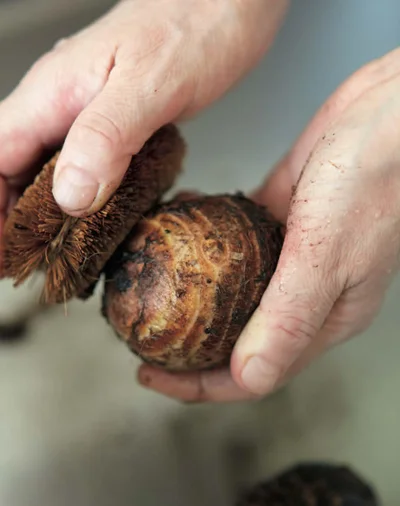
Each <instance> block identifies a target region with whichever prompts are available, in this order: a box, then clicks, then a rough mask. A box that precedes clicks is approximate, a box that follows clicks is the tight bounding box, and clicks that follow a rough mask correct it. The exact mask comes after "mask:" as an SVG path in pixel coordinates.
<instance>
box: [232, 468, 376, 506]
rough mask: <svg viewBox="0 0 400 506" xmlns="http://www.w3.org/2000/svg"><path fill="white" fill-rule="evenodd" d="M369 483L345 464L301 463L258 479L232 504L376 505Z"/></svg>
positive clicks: (259, 505)
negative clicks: (270, 477)
mask: <svg viewBox="0 0 400 506" xmlns="http://www.w3.org/2000/svg"><path fill="white" fill-rule="evenodd" d="M378 505H379V500H378V498H377V496H376V494H375V492H374V490H373V489H372V488H371V486H370V485H369V484H367V483H366V482H365V481H364V480H363V479H362V478H360V477H359V476H358V475H357V474H355V473H354V472H353V471H352V470H351V469H349V468H347V467H346V466H339V465H330V464H326V463H316V464H301V465H298V466H295V467H293V468H291V469H289V470H287V471H285V472H283V473H282V474H279V475H278V476H276V477H274V478H272V479H271V480H269V481H265V482H263V483H259V484H258V485H256V486H255V487H253V488H252V489H250V490H249V491H247V492H246V493H245V494H244V495H243V497H241V498H240V499H239V501H238V502H237V503H236V506H378Z"/></svg>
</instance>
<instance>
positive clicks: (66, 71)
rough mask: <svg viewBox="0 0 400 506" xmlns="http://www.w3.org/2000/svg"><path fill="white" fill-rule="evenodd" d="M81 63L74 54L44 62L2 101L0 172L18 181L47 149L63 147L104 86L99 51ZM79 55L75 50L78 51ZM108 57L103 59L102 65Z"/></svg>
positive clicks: (46, 58) (67, 52) (60, 54)
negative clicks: (99, 64) (68, 134)
mask: <svg viewBox="0 0 400 506" xmlns="http://www.w3.org/2000/svg"><path fill="white" fill-rule="evenodd" d="M95 51H96V54H94V53H93V55H92V56H93V58H92V59H91V61H90V62H89V63H88V62H85V61H82V58H79V57H77V54H75V53H73V52H72V50H70V49H65V50H63V52H61V51H59V50H52V51H50V52H49V53H47V54H45V55H44V56H43V57H42V58H40V59H39V60H38V61H37V62H36V63H35V64H34V65H33V66H32V68H31V69H30V70H29V72H28V73H27V74H26V75H25V77H24V78H23V79H22V81H21V82H20V84H19V85H18V86H17V87H16V88H15V90H14V91H13V92H12V93H11V94H10V95H9V96H8V97H7V98H5V99H4V100H3V101H2V102H0V143H1V146H2V149H1V150H0V173H1V174H3V175H5V176H7V177H8V176H9V177H14V176H18V175H19V174H22V173H23V172H24V171H25V170H27V169H31V168H32V166H33V165H34V164H35V162H36V161H37V160H38V159H40V157H41V155H42V153H43V151H45V150H46V148H50V149H53V148H55V147H58V145H59V144H60V143H61V142H62V140H63V139H64V137H65V135H66V134H67V132H68V129H69V128H70V126H71V125H72V122H73V121H74V119H75V118H76V116H77V114H78V112H80V111H81V110H82V108H83V107H84V106H85V105H86V104H87V103H88V102H89V101H90V100H91V99H92V98H93V96H94V95H95V94H96V93H98V92H99V91H100V89H101V88H102V87H103V85H104V82H105V79H106V78H107V76H108V71H107V67H106V65H104V70H103V69H101V71H99V70H98V69H97V67H96V65H98V62H97V60H98V56H99V55H98V54H97V53H98V50H97V49H95ZM75 52H76V51H75ZM107 57H108V55H107V54H106V53H104V54H103V56H102V57H101V61H104V60H105V59H106V58H107Z"/></svg>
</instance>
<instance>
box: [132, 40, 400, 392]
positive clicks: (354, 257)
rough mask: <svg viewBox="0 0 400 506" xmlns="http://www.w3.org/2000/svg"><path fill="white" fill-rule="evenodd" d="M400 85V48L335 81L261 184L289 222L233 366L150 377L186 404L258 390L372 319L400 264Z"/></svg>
mask: <svg viewBox="0 0 400 506" xmlns="http://www.w3.org/2000/svg"><path fill="white" fill-rule="evenodd" d="M399 90H400V49H397V50H395V51H393V52H391V53H389V54H388V55H386V56H384V57H382V58H381V59H378V60H376V61H373V62H371V63H370V64H368V65H367V66H365V67H363V68H361V69H360V70H359V71H358V72H356V73H355V74H354V75H353V76H351V77H350V78H349V79H348V80H347V81H346V82H345V83H344V84H343V85H342V86H340V87H339V88H338V89H337V90H336V92H335V93H334V94H333V95H332V96H331V97H330V98H329V99H328V101H327V102H326V103H325V104H324V105H323V107H322V108H321V109H320V110H319V111H318V112H317V114H316V115H315V117H314V118H313V120H312V121H311V122H310V124H309V125H308V126H307V128H306V129H305V130H304V132H303V133H302V134H301V136H300V137H299V139H298V140H297V142H295V144H294V146H293V147H292V149H291V150H290V151H289V152H288V154H287V155H286V156H285V157H284V159H283V160H282V161H281V162H280V163H279V164H278V165H277V167H276V168H275V169H274V171H273V172H272V175H271V176H270V177H268V178H267V180H266V181H265V183H264V184H263V185H262V186H261V187H260V188H259V189H258V190H257V191H256V192H255V193H254V195H253V197H254V199H255V200H257V201H259V202H261V203H263V204H266V205H268V206H269V207H270V209H271V211H272V212H273V213H274V214H275V215H276V216H277V217H278V218H279V219H281V220H283V221H285V222H286V225H287V230H286V237H285V242H284V247H283V250H282V254H281V257H280V261H279V264H278V267H277V270H276V273H275V276H274V277H273V279H272V281H271V284H270V286H269V287H268V289H267V291H266V293H265V294H264V296H263V298H262V301H261V303H260V306H259V307H258V309H257V310H256V312H255V313H254V315H253V317H252V319H251V320H250V322H249V324H248V325H247V327H246V328H245V330H244V332H243V334H242V335H241V337H240V339H239V341H238V343H237V345H236V348H235V350H234V353H233V356H232V360H231V367H230V369H229V370H228V369H227V370H220V371H213V372H206V373H195V374H185V375H171V374H167V373H165V372H162V371H157V370H155V369H152V368H150V367H148V366H142V367H141V369H140V371H139V378H140V380H141V382H142V383H143V384H145V385H147V386H149V387H150V388H153V389H155V390H158V391H159V392H162V393H163V394H165V395H169V396H172V397H175V398H178V399H181V400H184V401H218V402H221V401H233V400H244V399H256V398H258V397H260V396H263V395H266V394H269V393H271V392H272V391H274V390H275V389H276V388H279V387H280V386H282V385H283V384H284V383H285V382H287V381H288V380H289V379H290V378H291V377H293V376H294V375H295V374H297V373H299V372H300V371H301V370H302V369H303V368H304V367H306V366H307V365H308V364H309V363H310V362H311V361H312V360H314V359H315V358H317V357H318V356H319V355H321V354H322V353H324V352H325V351H326V350H328V349H329V348H330V347H332V346H335V345H337V344H340V343H342V342H344V341H345V340H347V339H349V338H350V337H352V336H355V335H356V334H359V333H360V332H361V331H363V330H364V329H365V328H366V327H368V326H369V325H370V323H371V322H372V320H373V318H374V316H375V315H376V314H377V312H378V311H379V309H380V307H381V304H382V302H383V300H384V296H385V292H386V290H387V288H388V286H389V284H390V282H391V280H392V279H393V276H394V275H395V274H396V273H397V270H398V259H399V251H400V143H399V139H400V94H399ZM293 187H295V191H294V193H293Z"/></svg>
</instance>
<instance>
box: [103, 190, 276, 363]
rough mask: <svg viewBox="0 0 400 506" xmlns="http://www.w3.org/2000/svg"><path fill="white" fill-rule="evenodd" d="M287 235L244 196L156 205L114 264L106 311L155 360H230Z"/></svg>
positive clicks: (108, 269) (131, 342)
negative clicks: (283, 236) (283, 234)
mask: <svg viewBox="0 0 400 506" xmlns="http://www.w3.org/2000/svg"><path fill="white" fill-rule="evenodd" d="M282 242H283V238H282V233H281V226H280V224H279V223H278V222H277V221H276V220H275V219H274V218H273V217H272V216H271V215H270V213H269V212H268V211H267V210H266V209H265V208H264V207H261V206H258V205H257V204H255V203H253V202H252V201H250V200H249V199H247V198H245V197H243V196H241V195H215V196H201V197H198V198H194V199H191V200H187V201H181V200H179V201H172V202H170V203H167V204H164V205H161V206H158V207H157V208H155V209H154V210H152V211H150V213H148V214H147V216H146V217H145V218H144V219H143V220H142V221H140V222H139V224H138V225H137V226H136V227H134V229H133V231H132V233H131V234H130V236H129V237H128V238H127V240H126V241H125V242H124V243H123V244H122V246H121V247H120V248H119V249H118V250H117V252H116V254H115V255H114V256H113V258H112V259H111V261H110V262H109V263H108V265H107V267H106V271H105V272H106V280H105V291H104V296H103V315H104V316H105V317H106V318H107V320H108V322H109V323H110V325H111V326H112V327H113V328H114V330H115V331H116V333H117V335H118V336H119V337H120V338H121V339H122V340H123V341H125V342H126V343H127V345H128V346H129V348H130V349H131V350H132V351H133V352H134V353H135V354H137V355H139V356H140V357H141V358H142V359H143V360H144V361H146V362H148V363H151V364H153V365H156V366H159V367H162V368H165V369H167V370H171V371H185V370H186V371H191V370H202V369H209V368H214V367H220V366H223V365H225V364H227V363H228V362H229V358H230V355H231V352H232V349H233V347H234V345H235V342H236V340H237V338H238V337H239V335H240V333H241V331H242V330H243V328H244V326H245V325H246V323H247V322H248V320H249V318H250V316H251V315H252V313H253V312H254V310H255V309H256V307H257V306H258V304H259V302H260V299H261V296H262V294H263V292H264V291H265V289H266V288H267V286H268V283H269V281H270V279H271V277H272V275H273V273H274V271H275V268H276V265H277V261H278V258H279V254H280V251H281V248H282Z"/></svg>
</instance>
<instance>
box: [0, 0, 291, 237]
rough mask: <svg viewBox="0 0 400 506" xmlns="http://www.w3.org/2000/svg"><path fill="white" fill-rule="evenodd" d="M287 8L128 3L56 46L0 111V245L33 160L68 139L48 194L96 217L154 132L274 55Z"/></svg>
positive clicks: (226, 1)
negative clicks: (264, 57) (272, 47)
mask: <svg viewBox="0 0 400 506" xmlns="http://www.w3.org/2000/svg"><path fill="white" fill-rule="evenodd" d="M287 4H288V0H250V1H248V2H247V1H245V0H135V1H133V0H125V1H123V2H120V3H119V4H118V5H117V6H116V7H115V8H114V9H113V10H112V11H111V12H109V13H108V14H107V15H105V16H104V17H103V18H101V19H100V20H99V21H97V22H96V23H94V24H93V25H91V26H89V27H88V28H86V29H84V30H82V31H81V32H79V33H77V34H76V35H74V36H72V37H70V38H68V39H66V40H62V41H61V42H59V43H58V44H57V45H56V46H55V47H54V48H53V49H52V50H51V51H50V52H49V53H48V54H46V55H45V56H43V57H42V58H41V59H40V60H39V61H38V62H37V63H35V64H34V65H33V67H32V68H31V69H30V71H29V72H28V74H27V75H26V76H25V77H24V79H22V81H21V82H20V84H19V85H18V86H17V88H16V89H15V90H14V91H13V92H12V93H11V94H10V95H9V96H8V97H7V98H6V99H5V100H3V101H2V102H1V103H0V145H1V150H0V237H1V234H2V227H3V224H4V219H5V216H6V212H7V208H8V207H9V206H10V205H12V204H13V202H15V199H16V198H17V197H18V194H19V190H20V189H21V188H23V186H24V184H26V182H27V180H30V179H31V177H32V173H31V169H32V166H33V165H34V161H35V160H36V159H37V158H38V157H39V155H40V154H41V153H42V152H43V151H44V150H45V149H46V148H53V147H55V146H57V145H59V143H61V142H62V141H63V140H64V138H65V137H66V140H65V143H64V146H63V149H62V151H61V155H60V157H59V160H58V163H57V166H56V170H55V177H54V196H55V198H56V200H57V202H58V204H59V205H60V207H61V208H63V209H64V211H65V212H67V213H68V214H70V215H73V216H82V215H87V214H91V213H92V212H95V211H97V210H99V209H100V208H101V207H102V206H103V205H104V204H105V203H106V202H107V200H108V199H109V198H110V197H111V195H112V193H113V192H114V191H115V190H116V189H117V187H118V186H119V184H120V182H121V180H122V178H123V176H124V173H125V172H126V169H127V167H128V165H129V162H130V159H131V157H132V155H134V154H136V153H137V152H138V151H139V150H140V149H141V148H142V146H143V144H144V143H145V142H146V141H147V139H148V138H149V137H150V136H151V135H152V134H153V133H154V131H156V130H157V129H158V128H160V127H161V126H162V125H164V124H166V123H168V122H172V121H177V120H180V119H183V118H186V117H188V116H191V115H193V114H194V113H196V112H198V111H199V110H201V109H202V108H204V107H206V106H207V105H209V104H211V103H212V102H213V101H215V100H216V99H218V98H219V97H221V96H222V95H223V94H224V93H225V92H226V91H227V90H228V89H229V88H230V87H231V86H232V85H233V84H234V83H236V82H237V80H238V79H240V78H241V77H242V76H244V74H245V73H246V72H247V71H249V70H250V69H251V68H252V67H253V66H254V65H255V64H256V63H257V62H258V61H259V59H260V58H261V57H262V55H263V54H264V53H265V52H266V50H267V49H268V47H269V46H270V44H271V42H272V40H273V38H274V35H275V33H276V32H277V30H278V28H279V26H280V24H281V21H282V19H283V16H284V13H285V11H286V7H287Z"/></svg>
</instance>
